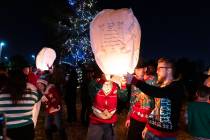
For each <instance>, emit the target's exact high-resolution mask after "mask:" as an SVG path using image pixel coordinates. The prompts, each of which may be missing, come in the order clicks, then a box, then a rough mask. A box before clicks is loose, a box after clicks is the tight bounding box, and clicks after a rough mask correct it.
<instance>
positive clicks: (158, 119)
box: [149, 98, 173, 130]
mask: <svg viewBox="0 0 210 140" xmlns="http://www.w3.org/2000/svg"><path fill="white" fill-rule="evenodd" d="M149 123H150V124H152V125H155V126H157V127H161V128H164V129H170V130H171V129H172V128H173V126H172V123H171V101H170V100H169V99H167V98H155V108H154V109H153V111H152V112H151V114H150V116H149Z"/></svg>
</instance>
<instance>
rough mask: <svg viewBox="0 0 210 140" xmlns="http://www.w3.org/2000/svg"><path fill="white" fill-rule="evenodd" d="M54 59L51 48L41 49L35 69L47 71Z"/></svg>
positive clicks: (54, 54)
mask: <svg viewBox="0 0 210 140" xmlns="http://www.w3.org/2000/svg"><path fill="white" fill-rule="evenodd" d="M55 58H56V53H55V51H54V50H53V49H51V48H46V47H44V48H42V49H41V51H40V52H39V53H38V55H37V57H36V67H37V69H40V70H49V67H51V66H52V64H53V63H54V61H55Z"/></svg>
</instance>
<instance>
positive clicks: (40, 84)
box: [37, 83, 45, 92]
mask: <svg viewBox="0 0 210 140" xmlns="http://www.w3.org/2000/svg"><path fill="white" fill-rule="evenodd" d="M37 88H38V90H39V91H41V92H43V91H44V90H45V85H44V84H42V83H37Z"/></svg>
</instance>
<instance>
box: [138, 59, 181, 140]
mask: <svg viewBox="0 0 210 140" xmlns="http://www.w3.org/2000/svg"><path fill="white" fill-rule="evenodd" d="M173 75H174V67H173V63H172V62H171V61H170V60H168V59H166V58H160V59H159V60H158V66H157V76H158V84H159V85H160V87H155V86H151V85H148V84H146V83H145V82H142V81H138V82H137V83H136V86H137V87H138V88H139V89H140V90H141V91H142V92H144V93H145V94H147V95H149V96H150V97H154V98H156V99H155V108H154V109H153V111H152V112H151V114H150V115H149V118H148V122H147V124H146V127H145V129H144V130H143V131H142V137H143V138H144V139H148V140H175V139H176V132H177V128H178V126H177V124H178V121H179V113H180V110H181V105H182V99H183V97H184V95H185V94H184V91H185V90H184V86H183V85H182V83H180V81H178V80H175V78H174V76H173Z"/></svg>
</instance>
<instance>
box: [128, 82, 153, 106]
mask: <svg viewBox="0 0 210 140" xmlns="http://www.w3.org/2000/svg"><path fill="white" fill-rule="evenodd" d="M132 93H133V94H132V96H133V97H132V98H134V100H133V101H134V104H136V103H139V105H140V108H142V109H150V108H151V106H152V105H151V102H152V101H151V99H150V98H149V97H148V96H147V95H146V94H144V93H143V92H141V91H140V90H139V89H138V88H137V87H136V86H132Z"/></svg>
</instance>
